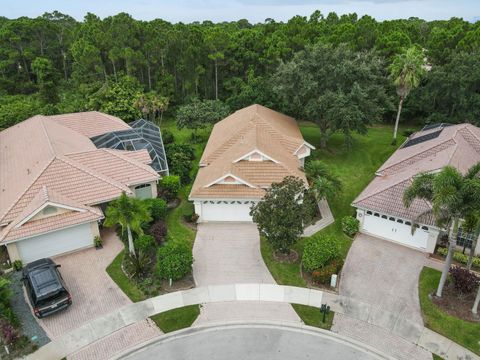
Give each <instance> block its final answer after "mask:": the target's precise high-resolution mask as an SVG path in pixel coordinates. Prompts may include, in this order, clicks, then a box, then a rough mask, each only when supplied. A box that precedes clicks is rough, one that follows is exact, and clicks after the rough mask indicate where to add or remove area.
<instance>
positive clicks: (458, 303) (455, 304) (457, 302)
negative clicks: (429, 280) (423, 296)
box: [431, 284, 480, 323]
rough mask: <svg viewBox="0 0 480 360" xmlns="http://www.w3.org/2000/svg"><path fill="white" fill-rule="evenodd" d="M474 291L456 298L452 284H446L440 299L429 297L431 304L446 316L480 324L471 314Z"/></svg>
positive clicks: (456, 293)
mask: <svg viewBox="0 0 480 360" xmlns="http://www.w3.org/2000/svg"><path fill="white" fill-rule="evenodd" d="M475 295H476V291H474V292H473V293H471V294H468V295H461V296H458V291H456V290H455V288H454V287H453V284H448V285H446V286H445V287H444V289H443V294H442V297H441V298H437V297H435V296H431V300H432V302H433V303H434V304H435V305H437V306H438V307H439V308H440V309H442V310H443V311H444V312H446V313H447V314H449V315H451V316H454V317H456V318H460V319H462V320H465V321H471V322H476V323H480V319H479V318H478V317H477V318H475V317H474V315H473V314H472V306H473V302H474V300H475Z"/></svg>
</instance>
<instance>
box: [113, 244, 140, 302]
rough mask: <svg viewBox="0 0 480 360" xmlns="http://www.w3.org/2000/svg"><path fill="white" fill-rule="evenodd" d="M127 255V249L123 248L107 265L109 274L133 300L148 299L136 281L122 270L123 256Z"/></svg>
mask: <svg viewBox="0 0 480 360" xmlns="http://www.w3.org/2000/svg"><path fill="white" fill-rule="evenodd" d="M124 256H125V250H122V251H121V252H120V253H119V254H118V255H117V256H116V257H115V259H113V261H112V263H111V264H110V265H108V267H107V274H108V275H110V277H111V278H112V280H113V281H115V283H116V284H117V285H118V287H119V288H120V289H122V291H123V292H124V293H125V295H127V296H128V298H129V299H130V300H132V301H133V302H139V301H142V300H145V299H146V296H145V294H144V293H143V292H142V290H140V289H139V288H138V287H137V286H136V285H135V283H133V282H132V281H130V279H129V278H128V277H127V275H125V273H124V272H123V270H122V262H123V257H124Z"/></svg>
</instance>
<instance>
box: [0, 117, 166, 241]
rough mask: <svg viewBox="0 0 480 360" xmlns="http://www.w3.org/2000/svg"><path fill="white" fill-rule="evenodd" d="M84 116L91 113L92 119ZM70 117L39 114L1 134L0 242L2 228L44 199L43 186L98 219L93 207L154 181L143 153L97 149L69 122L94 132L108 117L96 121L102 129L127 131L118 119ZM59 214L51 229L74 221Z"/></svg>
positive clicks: (154, 178) (2, 236)
mask: <svg viewBox="0 0 480 360" xmlns="http://www.w3.org/2000/svg"><path fill="white" fill-rule="evenodd" d="M88 114H93V115H94V117H93V119H91V118H88V116H87V115H88ZM99 114H100V115H101V116H100V115H99ZM74 115H78V114H67V115H65V118H64V117H62V115H56V116H54V117H53V118H55V119H54V120H52V117H48V116H41V115H38V116H34V117H32V118H30V119H27V120H25V121H23V122H21V123H19V124H17V125H15V126H12V127H11V128H8V129H6V130H4V131H2V132H0V242H1V241H3V240H5V239H6V236H7V233H6V232H5V229H6V228H5V227H7V225H9V224H11V223H15V224H18V223H19V222H20V221H21V220H22V216H23V215H25V214H24V212H28V210H29V209H30V208H31V207H35V206H36V205H38V204H37V203H38V202H41V201H44V200H45V199H44V198H42V197H41V189H43V188H47V189H48V194H49V196H54V197H55V198H58V199H64V201H67V200H65V199H68V201H67V202H75V203H76V204H79V205H80V206H87V207H88V211H89V212H91V214H90V217H96V219H98V218H99V216H100V217H101V216H103V215H102V214H101V211H100V213H98V211H95V210H92V208H91V206H92V205H95V204H100V203H104V202H107V201H110V200H112V199H115V198H117V197H118V196H119V195H120V194H121V193H122V191H125V192H126V193H131V190H130V189H129V187H128V186H131V185H136V184H141V183H147V182H152V181H156V180H157V179H158V178H159V175H158V174H157V173H156V172H155V171H154V170H153V169H152V168H151V167H150V166H149V165H147V164H148V163H150V162H151V159H150V156H149V154H148V152H147V151H138V152H132V153H129V152H128V151H120V150H117V151H115V150H110V149H97V148H96V147H95V145H94V144H93V142H92V141H91V140H90V139H89V138H88V137H87V136H86V135H85V134H82V133H80V132H77V131H76V130H73V128H75V126H73V124H74V121H73V120H72V119H76V120H77V121H80V120H82V121H85V123H84V125H82V127H81V128H82V129H83V126H86V125H85V124H90V125H89V126H91V127H92V128H94V127H95V125H94V124H95V121H94V120H95V119H99V118H100V119H108V121H107V120H100V125H99V126H100V128H101V129H102V130H101V131H104V126H105V124H106V123H107V122H109V123H110V124H112V126H113V127H120V126H126V127H127V128H128V125H127V124H125V123H123V124H124V125H120V124H118V121H121V120H120V119H118V118H115V117H110V116H109V115H106V114H101V113H97V112H91V113H81V114H80V115H78V116H74ZM86 116H87V117H86ZM59 119H60V120H62V119H67V120H68V121H66V122H65V124H67V123H68V125H69V126H70V127H69V126H64V125H61V124H62V123H64V122H63V120H62V121H60V120H59ZM117 120H118V121H117ZM79 131H80V130H79ZM82 131H83V130H82ZM90 131H93V132H95V131H96V130H92V129H90ZM149 159H150V160H149ZM52 194H54V195H52ZM34 198H35V199H36V200H35V202H33V203H32V201H33V200H34ZM42 199H43V200H42ZM92 211H93V212H92ZM99 214H100V215H99ZM58 216H59V217H58V218H57V220H58V224H56V225H55V226H57V225H58V226H60V227H61V224H62V221H61V220H62V219H65V221H66V222H65V225H67V223H72V221H76V220H75V219H74V218H75V216H73V215H69V216H66V215H65V216H63V217H60V215H58ZM78 216H79V215H78ZM78 216H77V217H78ZM85 216H86V214H83V218H85ZM77 220H78V219H77ZM39 221H43V220H39ZM45 221H47V220H46V219H45ZM48 221H49V222H50V220H48ZM2 226H3V228H2ZM24 226H27V223H25V224H23V225H22V227H24ZM51 226H53V225H51ZM51 226H50V227H51ZM28 227H29V228H31V230H32V231H34V230H35V229H36V228H38V229H40V228H41V226H40V225H39V224H38V223H37V227H33V226H32V225H28ZM10 230H11V229H10ZM11 234H12V232H9V235H8V236H9V238H11V236H12V235H11ZM22 234H23V235H25V232H23V233H22ZM32 234H33V233H32Z"/></svg>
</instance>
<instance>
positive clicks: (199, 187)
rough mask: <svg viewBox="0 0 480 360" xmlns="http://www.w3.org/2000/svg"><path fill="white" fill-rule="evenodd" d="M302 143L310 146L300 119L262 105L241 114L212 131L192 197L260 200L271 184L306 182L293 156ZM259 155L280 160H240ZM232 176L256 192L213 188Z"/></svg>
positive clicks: (244, 188)
mask: <svg viewBox="0 0 480 360" xmlns="http://www.w3.org/2000/svg"><path fill="white" fill-rule="evenodd" d="M303 144H306V142H305V140H304V139H303V137H302V134H301V133H300V130H299V128H298V125H297V123H296V121H295V119H293V118H291V117H289V116H286V115H283V114H280V113H278V112H276V111H273V110H270V109H268V108H266V107H264V106H261V105H252V106H249V107H246V108H244V109H241V110H238V111H236V112H235V113H233V114H232V115H230V116H228V117H227V118H225V119H224V120H222V121H220V122H218V123H217V124H215V126H214V127H213V130H212V133H211V135H210V138H209V139H208V143H207V145H206V147H205V150H204V152H203V155H202V158H201V159H200V169H199V171H198V174H197V177H196V179H195V182H194V184H193V186H192V191H191V193H190V198H197V197H202V198H208V197H226V198H228V197H234V198H238V197H252V198H261V197H263V195H264V194H265V190H264V189H265V188H266V187H269V186H270V185H271V183H272V182H279V181H281V180H282V179H283V178H284V177H285V176H289V175H291V176H296V177H298V178H300V179H302V180H304V181H305V183H306V178H305V174H304V172H303V170H301V169H300V166H301V165H300V161H299V159H298V157H297V156H296V155H294V153H295V152H296V150H298V149H299V147H301V146H302V145H303ZM307 146H310V147H312V146H311V145H309V144H307ZM254 151H257V152H259V153H260V154H264V155H265V156H266V157H268V158H270V159H273V160H275V161H246V160H240V159H242V158H244V157H245V156H246V155H247V154H249V153H251V152H254ZM227 174H231V175H233V176H235V177H238V178H240V179H241V180H243V181H245V182H247V183H248V184H250V185H252V186H253V187H249V186H248V185H238V184H237V185H234V184H213V185H210V184H211V183H212V182H215V181H216V180H218V179H220V178H222V177H223V176H225V175H227ZM208 185H210V186H208Z"/></svg>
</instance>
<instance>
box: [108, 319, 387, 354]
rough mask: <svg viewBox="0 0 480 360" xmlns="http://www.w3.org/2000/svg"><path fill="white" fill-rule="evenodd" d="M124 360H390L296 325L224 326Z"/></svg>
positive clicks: (172, 338) (163, 342) (157, 344)
mask: <svg viewBox="0 0 480 360" xmlns="http://www.w3.org/2000/svg"><path fill="white" fill-rule="evenodd" d="M118 359H122V360H147V359H165V360H167V359H168V360H180V359H181V360H220V359H222V360H223V359H235V360H273V359H275V360H306V359H316V360H339V359H341V360H379V359H389V358H388V357H385V356H383V355H379V354H378V353H374V352H373V351H372V350H371V349H370V348H367V347H365V346H364V345H359V344H358V343H352V342H350V340H346V339H345V338H342V337H339V336H338V335H336V334H334V333H331V332H324V331H316V330H313V331H311V330H305V329H302V328H299V327H293V326H275V325H271V324H270V325H224V326H213V327H201V328H190V329H188V330H183V331H180V332H177V333H173V334H172V335H166V336H162V337H160V338H157V339H155V340H154V341H151V342H149V343H147V344H145V345H143V346H141V347H140V348H137V349H135V350H132V351H131V352H130V353H127V354H124V355H122V356H120V357H119V358H118Z"/></svg>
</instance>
